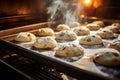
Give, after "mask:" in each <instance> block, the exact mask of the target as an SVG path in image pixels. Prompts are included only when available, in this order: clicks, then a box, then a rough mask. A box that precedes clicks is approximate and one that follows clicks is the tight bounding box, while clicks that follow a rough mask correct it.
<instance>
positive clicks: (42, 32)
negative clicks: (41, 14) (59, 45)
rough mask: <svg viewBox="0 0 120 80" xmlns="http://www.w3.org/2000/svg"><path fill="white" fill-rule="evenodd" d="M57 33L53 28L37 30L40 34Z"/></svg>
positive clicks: (51, 34)
mask: <svg viewBox="0 0 120 80" xmlns="http://www.w3.org/2000/svg"><path fill="white" fill-rule="evenodd" d="M54 34H55V33H54V31H53V30H52V29H51V28H40V29H39V30H38V32H37V35H39V36H53V35H54Z"/></svg>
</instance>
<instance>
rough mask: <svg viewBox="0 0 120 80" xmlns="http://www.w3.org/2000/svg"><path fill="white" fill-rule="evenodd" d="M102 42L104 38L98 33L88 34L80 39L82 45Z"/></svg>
mask: <svg viewBox="0 0 120 80" xmlns="http://www.w3.org/2000/svg"><path fill="white" fill-rule="evenodd" d="M102 43H103V42H102V39H101V37H100V36H98V35H87V36H85V37H82V38H81V39H80V40H79V44H82V45H99V44H102Z"/></svg>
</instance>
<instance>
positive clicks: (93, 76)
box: [0, 22, 120, 80]
mask: <svg viewBox="0 0 120 80" xmlns="http://www.w3.org/2000/svg"><path fill="white" fill-rule="evenodd" d="M49 25H52V24H51V23H50V22H44V23H38V24H32V25H27V26H22V27H17V28H12V29H8V30H3V31H0V45H1V46H2V47H4V48H6V49H8V50H11V51H13V52H16V53H18V54H19V55H22V56H26V57H29V58H31V59H32V60H35V61H37V62H38V63H40V64H41V63H42V64H45V65H47V66H50V67H51V68H55V69H57V70H59V71H61V72H64V73H66V74H68V75H70V76H72V77H75V78H77V79H78V80H79V79H84V80H98V79H99V80H119V79H120V68H119V67H105V66H102V65H99V64H97V63H93V62H91V61H90V60H89V61H88V57H84V58H81V57H72V58H59V57H55V56H54V54H53V53H52V52H53V51H51V50H35V49H32V48H30V46H31V43H29V42H28V43H23V44H19V43H18V44H17V43H15V42H14V41H13V39H14V37H15V35H16V34H17V33H19V32H25V31H27V32H32V33H34V34H35V33H36V30H37V29H39V28H42V27H49ZM52 26H55V24H54V25H52ZM108 41H110V40H108ZM106 42H107V41H106V40H105V44H106ZM60 44H62V43H60ZM105 44H103V45H102V47H101V46H99V47H100V48H103V47H104V46H105ZM97 47H98V46H97ZM91 49H93V48H91V47H90V48H87V49H86V51H85V53H90V52H92V51H94V50H96V49H93V50H91Z"/></svg>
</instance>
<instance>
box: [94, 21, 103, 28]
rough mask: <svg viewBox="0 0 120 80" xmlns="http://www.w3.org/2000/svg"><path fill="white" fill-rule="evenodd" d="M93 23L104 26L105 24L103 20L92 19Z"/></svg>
mask: <svg viewBox="0 0 120 80" xmlns="http://www.w3.org/2000/svg"><path fill="white" fill-rule="evenodd" d="M92 23H93V24H97V25H99V26H100V27H104V26H105V24H104V22H103V21H94V22H92Z"/></svg>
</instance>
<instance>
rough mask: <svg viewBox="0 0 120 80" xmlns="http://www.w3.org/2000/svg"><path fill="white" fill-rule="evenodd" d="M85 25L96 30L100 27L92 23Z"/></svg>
mask: <svg viewBox="0 0 120 80" xmlns="http://www.w3.org/2000/svg"><path fill="white" fill-rule="evenodd" d="M86 27H87V28H89V29H90V30H91V31H96V30H98V29H100V26H99V25H97V24H93V23H91V24H88V25H86Z"/></svg>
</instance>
